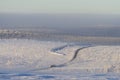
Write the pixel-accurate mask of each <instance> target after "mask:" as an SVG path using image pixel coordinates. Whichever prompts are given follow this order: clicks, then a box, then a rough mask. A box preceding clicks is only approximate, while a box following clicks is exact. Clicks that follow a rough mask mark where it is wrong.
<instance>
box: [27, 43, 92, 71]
mask: <svg viewBox="0 0 120 80" xmlns="http://www.w3.org/2000/svg"><path fill="white" fill-rule="evenodd" d="M67 46H68V45H65V46H64V48H65V47H67ZM89 47H92V46H91V45H89V46H84V47H82V48H79V49H77V50H76V51H75V53H74V55H73V57H72V58H71V60H69V61H68V62H66V63H62V64H58V65H56V64H53V65H50V66H48V67H44V68H38V69H34V70H30V71H28V72H31V71H37V70H47V69H51V68H56V67H65V66H68V65H70V64H71V62H72V61H74V60H75V59H76V58H77V55H78V53H79V51H81V50H83V49H86V48H89ZM56 49H57V48H56ZM61 49H63V46H62V48H61ZM57 50H60V49H57ZM57 50H55V52H56V51H57Z"/></svg>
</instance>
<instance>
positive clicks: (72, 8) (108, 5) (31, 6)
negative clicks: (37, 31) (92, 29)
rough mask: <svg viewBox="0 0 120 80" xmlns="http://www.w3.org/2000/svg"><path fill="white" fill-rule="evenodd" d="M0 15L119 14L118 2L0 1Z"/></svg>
mask: <svg viewBox="0 0 120 80" xmlns="http://www.w3.org/2000/svg"><path fill="white" fill-rule="evenodd" d="M0 13H93V14H120V0H0Z"/></svg>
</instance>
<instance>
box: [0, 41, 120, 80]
mask: <svg viewBox="0 0 120 80" xmlns="http://www.w3.org/2000/svg"><path fill="white" fill-rule="evenodd" d="M119 73H120V46H114V45H112V46H107V45H106V46H105V45H104V46H103V45H98V46H97V45H96V46H91V45H80V44H74V43H66V42H50V41H39V40H29V39H0V80H47V79H48V80H65V79H66V80H119V79H120V77H119V76H120V75H119Z"/></svg>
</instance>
